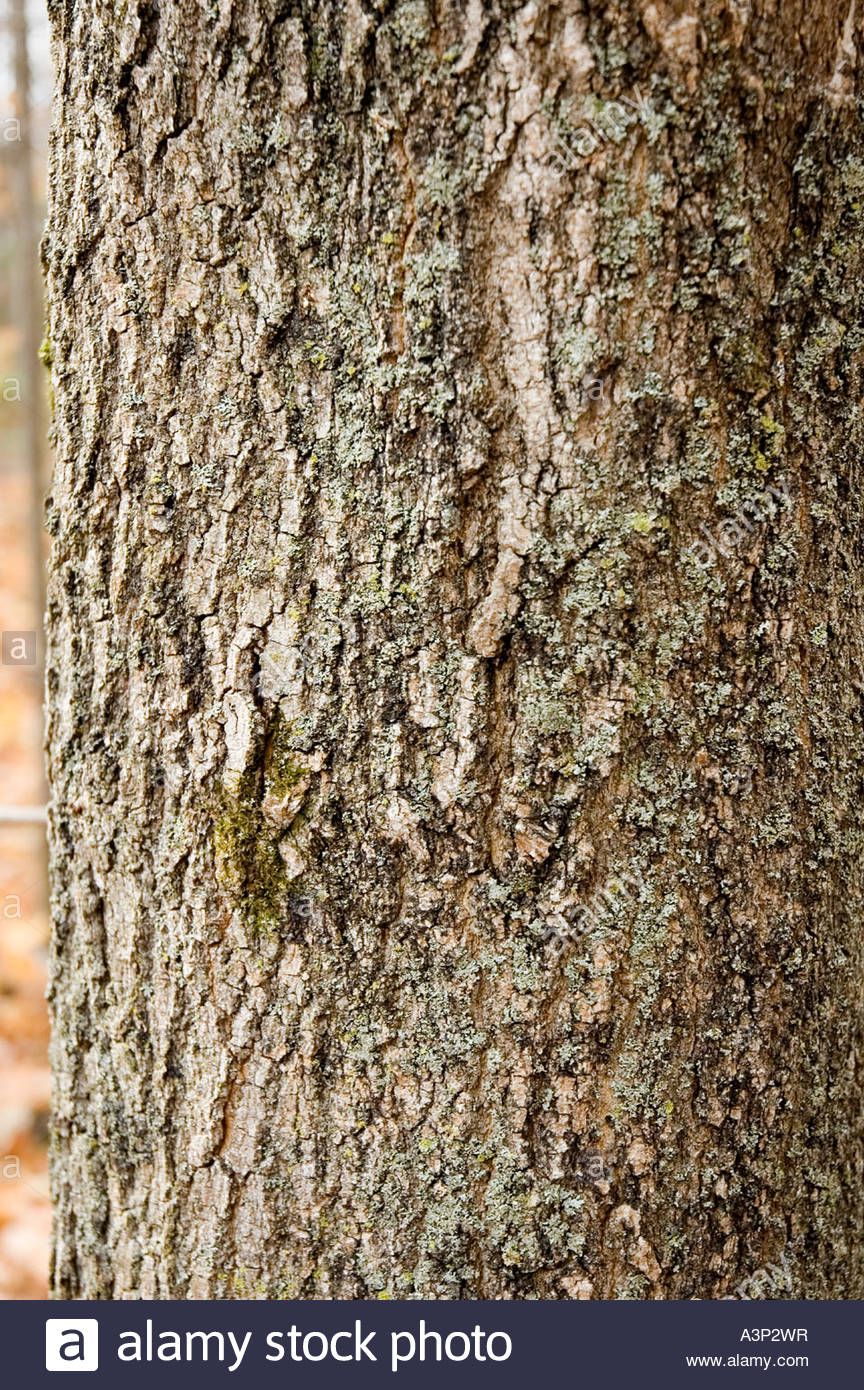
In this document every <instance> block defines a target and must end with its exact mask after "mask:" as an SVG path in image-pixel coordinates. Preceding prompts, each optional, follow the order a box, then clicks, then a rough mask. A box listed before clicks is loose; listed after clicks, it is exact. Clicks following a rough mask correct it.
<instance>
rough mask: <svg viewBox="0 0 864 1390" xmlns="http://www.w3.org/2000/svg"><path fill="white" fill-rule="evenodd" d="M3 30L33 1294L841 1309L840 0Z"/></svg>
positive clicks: (374, 8)
mask: <svg viewBox="0 0 864 1390" xmlns="http://www.w3.org/2000/svg"><path fill="white" fill-rule="evenodd" d="M52 19H53V26H54V38H55V47H56V58H57V72H58V98H57V107H56V120H55V127H54V137H53V157H52V173H51V201H52V210H51V218H50V225H49V230H48V233H47V237H46V242H45V260H46V267H47V274H48V280H49V287H50V299H51V327H50V333H51V344H52V349H51V350H52V352H53V384H54V391H55V396H56V405H55V425H54V429H55V436H56V439H55V442H56V477H55V480H54V486H53V494H52V498H51V500H50V502H49V507H48V512H49V521H50V528H51V531H52V534H53V537H54V543H53V572H52V580H51V588H50V597H49V605H50V621H51V625H52V631H53V637H52V642H51V652H50V664H49V673H48V682H49V700H50V723H49V754H50V772H51V778H52V784H53V812H52V838H53V876H54V955H53V983H52V986H51V998H52V1007H53V1015H54V1029H55V1033H54V1066H55V1075H56V1099H55V1111H54V1139H53V1143H54V1186H55V1196H56V1240H55V1260H54V1276H53V1277H54V1288H55V1291H56V1292H57V1294H59V1295H61V1296H66V1297H77V1296H86V1297H115V1298H116V1297H121V1296H123V1297H126V1296H132V1297H136V1296H141V1297H168V1296H175V1297H177V1296H179V1297H184V1296H188V1297H200V1296H216V1297H225V1298H235V1297H244V1296H266V1297H272V1298H282V1297H289V1296H291V1297H293V1296H297V1297H306V1296H318V1297H349V1298H350V1297H357V1296H376V1295H381V1296H388V1295H389V1296H391V1297H411V1296H431V1297H441V1298H452V1297H467V1296H472V1297H504V1298H523V1297H538V1296H539V1297H542V1298H571V1297H575V1298H587V1297H593V1298H620V1297H636V1298H665V1297H669V1298H687V1297H700V1298H713V1297H722V1296H724V1295H728V1294H732V1295H734V1293H735V1290H736V1288H739V1287H740V1281H741V1280H742V1279H745V1278H746V1277H747V1276H749V1275H752V1274H754V1273H756V1272H758V1271H760V1270H766V1269H769V1267H774V1268H775V1269H776V1268H778V1267H780V1265H781V1262H782V1266H783V1268H784V1269H786V1270H788V1271H789V1279H788V1281H787V1284H786V1285H785V1286H784V1288H783V1289H781V1290H779V1291H778V1292H779V1296H784V1295H786V1296H788V1294H789V1293H792V1294H794V1295H795V1296H805V1297H817V1296H832V1297H841V1298H843V1297H853V1296H857V1297H861V1296H862V1294H864V1284H862V1261H861V1256H862V1246H864V1238H862V1223H861V1217H862V1139H864V1117H862V1076H861V1057H862V1050H861V1049H862V1031H864V1030H862V997H861V995H862V932H861V921H862V908H864V885H862V870H861V855H862V797H864V786H862V771H864V768H862V722H864V721H862V685H861V679H860V668H861V660H862V634H864V574H862V564H864V555H862V546H861V537H862V467H861V456H862V446H864V430H862V422H861V408H860V398H861V392H862V386H864V380H862V361H864V357H862V354H864V303H862V286H864V257H862V237H864V132H862V123H861V117H860V115H859V108H858V104H857V102H858V99H859V97H860V93H861V72H862V59H864V32H862V28H861V25H860V22H859V20H860V16H857V14H856V11H855V9H854V5H853V8H851V9H850V8H849V3H848V0H784V3H783V4H782V6H781V5H778V4H774V3H770V4H769V3H767V0H756V2H755V3H754V4H752V5H748V4H747V3H745V2H744V0H702V3H700V4H698V6H697V5H695V0H690V8H687V0H656V2H655V3H651V4H643V3H642V2H641V0H612V3H609V4H606V5H604V4H602V3H593V0H592V3H590V4H589V5H588V8H587V9H586V8H585V6H584V5H581V4H580V3H579V0H562V2H561V3H557V4H556V3H551V0H531V3H529V4H523V5H517V4H511V3H508V0H465V2H464V3H458V4H457V3H453V0H437V2H436V0H401V3H393V2H392V0H377V3H373V0H344V3H343V0H339V3H336V0H319V2H318V3H313V2H312V0H286V2H285V3H284V4H279V3H276V0H218V3H208V4H200V5H195V4H192V3H189V0H163V3H160V4H159V5H158V7H157V6H156V5H155V4H152V3H146V2H145V0H130V3H129V4H128V5H126V6H124V7H121V8H119V9H118V7H117V6H116V5H114V4H108V3H107V0H80V3H79V2H78V0H76V3H74V4H73V3H71V0H69V3H65V4H59V3H55V5H54V7H53V12H52ZM772 489H773V491H772Z"/></svg>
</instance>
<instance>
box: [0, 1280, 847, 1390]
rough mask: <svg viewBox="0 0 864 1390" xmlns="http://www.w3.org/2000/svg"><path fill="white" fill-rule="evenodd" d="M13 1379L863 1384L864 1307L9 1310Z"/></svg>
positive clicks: (3, 1320)
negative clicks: (73, 1374)
mask: <svg viewBox="0 0 864 1390" xmlns="http://www.w3.org/2000/svg"><path fill="white" fill-rule="evenodd" d="M0 1327H2V1337H3V1347H4V1356H3V1379H4V1381H5V1382H6V1384H10V1385H22V1386H27V1387H30V1386H33V1385H50V1384H56V1382H55V1381H54V1377H55V1375H56V1374H57V1373H58V1372H59V1373H62V1372H66V1371H71V1372H78V1373H81V1374H83V1375H84V1376H85V1377H87V1380H86V1383H88V1384H92V1385H101V1384H104V1385H106V1386H108V1385H110V1386H111V1387H118V1390H119V1388H120V1387H123V1386H126V1385H128V1386H130V1387H134V1386H140V1385H152V1386H163V1385H165V1386H175V1385H176V1386H178V1387H179V1386H181V1385H182V1386H184V1387H189V1388H190V1390H195V1387H199V1386H200V1387H204V1386H210V1385H214V1384H216V1385H232V1386H250V1387H251V1386H255V1387H258V1386H262V1387H266V1386H274V1387H275V1386H281V1385H288V1384H290V1385H292V1386H297V1387H309V1388H310V1390H313V1387H316V1388H317V1387H321V1388H323V1387H328V1388H329V1387H330V1386H334V1387H344V1390H348V1387H351V1390H355V1388H356V1390H364V1387H372V1386H376V1387H377V1386H392V1387H393V1390H399V1387H403V1386H411V1387H418V1386H419V1387H423V1386H447V1387H448V1390H450V1387H459V1386H466V1387H467V1386H471V1387H472V1390H487V1387H488V1390H511V1388H512V1390H517V1387H518V1390H533V1385H534V1381H533V1377H534V1376H535V1375H540V1376H541V1377H542V1378H543V1380H544V1381H547V1382H548V1381H551V1382H557V1383H560V1385H561V1386H562V1387H565V1386H566V1387H570V1386H581V1385H587V1384H589V1383H593V1384H594V1385H595V1386H597V1387H598V1388H599V1387H602V1390H617V1387H619V1386H620V1387H627V1390H632V1388H633V1387H634V1386H638V1387H639V1390H643V1387H653V1386H657V1387H661V1386H662V1387H672V1388H673V1390H674V1387H677V1386H694V1387H695V1386H699V1385H716V1384H718V1383H721V1382H722V1383H724V1384H730V1385H731V1384H748V1385H749V1384H753V1383H756V1382H757V1381H761V1382H762V1383H769V1384H771V1385H789V1386H790V1387H792V1386H798V1385H804V1384H807V1385H814V1386H815V1385H818V1386H825V1387H829V1386H831V1387H833V1386H835V1385H837V1386H840V1385H852V1384H854V1383H860V1375H861V1371H860V1342H861V1332H862V1304H861V1303H815V1302H794V1301H777V1302H770V1301H752V1302H751V1301H740V1300H729V1301H719V1302H689V1303H659V1302H658V1303H640V1302H627V1303H625V1302H620V1303H601V1302H548V1303H541V1302H495V1303H470V1302H464V1303H456V1302H454V1303H427V1302H404V1303H397V1302H381V1303H361V1302H357V1303H332V1302H327V1303H323V1302H321V1303H317V1302H302V1303H278V1302H248V1303H244V1302H233V1301H232V1302H198V1303H193V1302H186V1303H168V1302H160V1303H149V1302H148V1303H144V1302H118V1303H109V1302H104V1303H83V1302H82V1303H79V1302H69V1303H49V1302H45V1303H37V1302H30V1303H26V1302H22V1303H5V1304H2V1305H0Z"/></svg>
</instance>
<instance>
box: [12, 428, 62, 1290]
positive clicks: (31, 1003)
mask: <svg viewBox="0 0 864 1390" xmlns="http://www.w3.org/2000/svg"><path fill="white" fill-rule="evenodd" d="M16 423H17V422H15V421H10V420H9V419H8V417H7V418H3V416H0V632H5V633H8V632H10V631H11V632H21V631H31V630H33V629H35V628H36V626H37V623H36V610H35V606H34V604H33V600H32V592H31V591H32V584H31V572H30V559H29V550H28V542H27V535H28V533H27V515H28V501H29V494H28V481H27V476H26V473H25V471H24V468H23V465H22V463H21V462H20V458H21V451H20V447H19V441H18V439H17V438H16V430H15V427H14V426H15V424H16ZM7 655H8V653H7ZM40 673H41V667H40V666H36V667H33V666H21V665H10V664H7V662H6V661H0V803H2V804H3V805H6V806H9V805H12V806H32V805H38V804H41V802H42V800H43V798H44V789H43V787H42V785H41V768H42V754H41V743H42V684H41V674H40ZM47 947H48V919H47V907H46V887H45V866H44V832H43V828H42V826H41V825H38V824H35V825H16V826H10V825H0V1299H18V1298H44V1297H46V1294H47V1270H48V1246H49V1234H50V1208H49V1201H48V1174H47V1139H48V1116H49V1096H50V1078H49V1072H48V1060H47V1043H48V1015H47V1009H46V1005H45V998H44V993H45V963H46V958H47Z"/></svg>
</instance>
